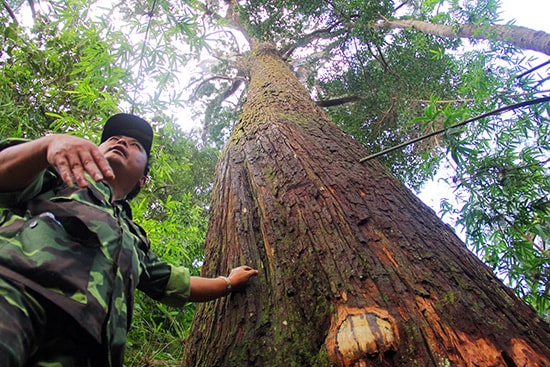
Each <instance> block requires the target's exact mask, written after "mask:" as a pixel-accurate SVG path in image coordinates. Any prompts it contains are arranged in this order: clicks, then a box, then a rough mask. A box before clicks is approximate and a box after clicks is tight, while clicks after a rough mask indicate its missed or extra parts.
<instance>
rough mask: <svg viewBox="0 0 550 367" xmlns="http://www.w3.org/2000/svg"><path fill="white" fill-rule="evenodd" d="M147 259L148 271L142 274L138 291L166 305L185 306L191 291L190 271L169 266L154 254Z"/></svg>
mask: <svg viewBox="0 0 550 367" xmlns="http://www.w3.org/2000/svg"><path fill="white" fill-rule="evenodd" d="M147 257H148V259H147V260H148V261H147V262H146V265H145V267H146V269H145V271H143V272H142V275H141V279H140V282H139V285H138V289H139V290H141V291H142V292H144V293H145V294H147V295H148V296H149V297H151V298H153V299H155V300H157V301H159V302H161V303H164V304H166V305H169V306H175V307H181V306H183V305H185V303H186V302H187V300H188V299H189V294H190V291H191V287H190V281H191V275H190V273H189V269H187V268H185V267H183V266H174V265H171V264H168V263H166V262H164V261H162V260H160V259H159V258H158V257H157V255H155V254H153V253H152V252H149V254H148V256H147Z"/></svg>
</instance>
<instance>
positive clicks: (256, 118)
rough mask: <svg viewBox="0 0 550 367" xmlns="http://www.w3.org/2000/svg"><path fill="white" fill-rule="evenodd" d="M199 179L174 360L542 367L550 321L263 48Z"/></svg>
mask: <svg viewBox="0 0 550 367" xmlns="http://www.w3.org/2000/svg"><path fill="white" fill-rule="evenodd" d="M249 67H250V87H249V93H248V101H247V104H246V107H245V109H244V112H243V115H242V116H241V119H240V122H239V124H238V126H237V127H236V129H235V131H234V133H233V135H232V137H231V139H230V142H229V143H228V145H227V146H226V148H225V149H224V151H223V153H222V156H221V158H220V162H219V166H218V175H217V179H216V183H215V188H214V194H213V203H212V213H211V223H210V228H209V232H208V236H207V241H206V254H205V264H204V268H203V274H204V275H208V276H214V275H219V274H226V273H227V271H228V270H229V269H231V268H232V267H234V266H237V265H240V264H242V263H247V264H249V265H251V266H253V267H256V268H258V269H259V271H260V276H259V277H258V278H255V279H254V280H253V281H252V284H251V285H250V286H249V287H248V288H247V289H246V290H245V291H244V292H242V293H238V294H233V295H232V296H231V297H227V298H225V299H220V300H217V301H215V302H210V303H206V304H202V305H200V306H199V307H198V309H197V311H196V314H195V319H194V322H193V326H192V328H191V334H190V337H189V338H188V340H187V346H186V359H185V360H184V363H183V365H185V366H189V367H191V366H205V367H212V366H217V367H220V366H228V367H233V366H261V367H264V366H277V367H282V366H285V367H286V366H451V365H452V366H544V365H546V366H548V365H550V360H549V359H548V356H549V355H550V328H549V327H548V325H547V324H545V323H544V321H542V320H541V319H539V318H538V317H537V315H536V314H535V312H534V311H533V310H532V309H531V308H529V307H528V306H526V305H525V304H524V303H523V302H522V301H520V300H518V299H517V298H516V297H515V296H514V295H513V294H512V293H511V292H510V291H509V290H508V289H507V288H506V287H505V286H504V285H503V284H502V283H501V282H500V281H498V280H497V279H496V278H495V276H494V275H493V274H492V273H491V272H490V271H489V270H488V269H487V268H486V267H485V266H484V265H483V264H482V263H481V262H480V261H479V260H478V259H477V258H476V257H475V256H473V255H472V254H471V253H470V252H469V251H468V250H467V249H466V248H465V246H464V244H463V243H462V242H461V241H460V240H459V239H458V238H457V237H456V236H455V235H454V234H453V232H452V230H451V229H450V228H448V227H447V226H446V225H445V224H443V223H442V222H441V221H440V220H439V219H438V218H437V216H436V215H435V213H434V212H433V211H432V210H431V209H429V208H428V207H426V206H425V205H424V204H423V203H422V202H421V201H420V200H419V199H417V198H416V197H415V196H414V195H413V194H412V193H411V192H410V191H409V190H408V189H406V188H405V187H404V186H403V185H402V184H401V183H400V182H398V181H397V180H396V179H395V178H393V177H392V175H391V174H390V173H388V171H387V170H386V169H385V168H384V167H383V166H382V165H381V164H379V163H378V162H377V161H369V162H367V163H364V164H361V163H359V160H360V159H361V158H362V157H364V156H365V155H367V152H366V151H365V150H364V148H363V147H362V146H361V145H360V144H358V143H357V142H356V141H354V140H353V139H352V138H350V137H349V136H346V135H344V134H343V133H342V132H341V130H339V129H338V128H337V127H336V126H335V125H333V124H332V123H331V122H330V121H328V119H327V117H326V116H325V114H324V113H323V111H322V110H320V109H319V108H318V107H316V106H315V104H314V102H313V101H311V99H310V98H309V96H308V94H307V92H306V90H305V89H304V88H303V87H302V86H301V85H300V84H299V83H298V81H297V80H296V78H295V77H294V76H293V75H292V73H291V72H290V70H289V69H288V68H287V66H286V65H285V63H284V62H283V61H282V60H281V59H280V58H279V57H278V55H277V54H276V52H275V50H274V49H272V48H270V47H263V46H261V47H258V48H257V49H255V52H253V54H252V57H251V59H250V65H249Z"/></svg>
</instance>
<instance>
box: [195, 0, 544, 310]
mask: <svg viewBox="0 0 550 367" xmlns="http://www.w3.org/2000/svg"><path fill="white" fill-rule="evenodd" d="M216 4H217V3H216V2H208V4H207V8H206V13H207V14H210V15H212V16H213V17H215V19H216V20H217V22H218V24H223V25H228V24H229V25H231V26H232V27H233V28H237V29H240V30H241V31H242V32H244V34H245V38H246V39H256V40H259V41H270V42H273V43H275V44H277V46H278V48H279V50H280V52H281V54H282V55H283V56H284V59H285V60H287V61H288V62H289V64H290V65H292V67H293V70H294V71H295V73H296V74H297V77H298V78H299V80H300V81H301V82H302V83H304V85H305V86H306V87H308V89H309V91H310V94H311V95H312V96H314V98H315V99H316V100H317V102H318V104H319V105H321V106H326V112H327V113H328V114H329V116H330V118H331V119H332V120H333V121H334V122H335V123H336V124H337V125H339V126H340V127H342V129H343V130H344V131H345V132H347V133H349V134H351V135H353V136H354V138H355V139H356V140H358V141H360V142H361V143H363V144H364V145H365V146H366V147H367V149H368V150H369V152H370V153H375V152H378V151H383V150H385V149H386V148H388V147H392V146H395V145H398V144H401V143H405V142H408V141H410V140H412V139H418V138H420V137H421V136H423V135H424V134H428V133H432V132H434V131H437V130H441V129H446V130H445V134H436V135H432V136H431V137H430V138H429V139H422V140H419V141H418V142H417V143H416V144H414V145H408V146H407V147H406V148H404V149H399V150H395V151H393V152H392V153H391V154H384V155H382V156H380V160H381V161H382V163H384V164H385V165H386V166H388V167H390V169H391V170H392V172H394V174H396V175H397V176H398V177H399V178H400V179H401V180H403V181H404V182H405V183H406V184H407V185H408V186H409V187H412V188H413V189H416V190H418V189H419V188H420V187H421V186H422V184H423V183H425V182H426V180H428V179H430V178H432V177H433V176H434V174H435V172H437V170H438V169H439V168H440V167H442V166H446V167H447V168H448V170H449V171H451V173H449V174H448V175H449V176H450V177H449V178H448V182H449V184H450V186H451V188H452V189H454V190H455V193H457V196H460V199H461V200H460V201H459V202H458V204H451V203H450V202H449V201H444V202H443V206H442V211H443V213H452V214H454V215H455V218H457V219H456V223H457V224H458V225H460V226H463V228H464V230H465V236H466V240H467V243H468V245H469V246H470V248H471V249H473V250H475V251H476V253H477V254H478V256H479V257H480V258H482V259H483V260H484V261H485V262H487V263H488V264H490V265H491V267H492V268H493V269H494V270H495V271H496V272H498V273H499V274H500V275H501V276H502V278H503V279H505V280H506V281H507V284H508V285H510V286H512V287H513V288H514V289H515V291H516V292H517V293H518V294H520V295H521V296H522V297H523V298H524V299H525V300H527V301H528V302H529V303H530V304H531V305H533V306H534V307H536V308H537V310H538V311H539V312H540V314H541V315H546V316H548V315H549V310H550V289H549V288H548V287H547V285H548V284H549V281H550V272H549V271H548V269H550V255H549V253H548V248H549V246H550V242H549V241H550V210H548V208H549V205H550V204H549V203H550V201H549V200H548V195H547V192H548V190H549V189H550V186H549V185H550V183H549V182H550V180H548V161H547V157H548V154H550V143H549V142H550V139H549V130H548V125H549V124H548V122H549V121H550V120H549V116H548V113H547V111H546V110H547V108H548V107H547V106H548V102H546V103H539V104H538V105H534V106H532V107H529V108H522V109H519V110H515V111H514V113H513V114H502V115H496V116H493V117H491V118H484V119H480V120H476V121H475V123H471V124H469V125H467V126H462V127H461V128H451V127H452V126H453V125H454V124H456V123H459V122H462V121H464V120H466V119H468V118H471V117H473V116H476V115H481V114H484V113H486V112H488V111H491V110H496V109H499V108H501V107H503V106H506V105H511V104H514V103H518V102H524V101H525V100H527V99H530V98H535V97H537V96H540V95H543V96H544V95H545V94H544V93H547V91H546V88H545V80H546V79H547V76H546V75H545V74H544V70H546V69H544V64H543V65H540V66H539V68H536V67H533V68H531V66H525V65H524V64H521V63H520V62H519V61H520V60H521V59H523V56H522V54H521V53H520V52H518V51H517V49H515V48H514V46H513V45H523V44H524V43H522V41H521V39H522V38H525V39H547V38H548V35H547V34H546V33H544V32H537V31H534V30H526V29H519V31H521V32H516V30H518V29H517V27H514V26H513V25H511V24H509V25H506V26H501V25H497V24H495V22H496V19H498V3H497V2H495V1H492V0H486V1H479V2H471V1H465V2H455V1H453V2H445V1H411V2H405V3H403V4H402V6H398V7H394V6H393V4H392V3H391V2H387V1H380V2H377V1H369V2H365V1H352V2H338V1H336V2H318V3H312V2H309V1H299V0H296V1H292V2H290V1H276V0H273V1H249V2H240V3H238V4H237V3H235V4H232V6H230V7H225V8H224V7H216ZM218 5H219V4H218ZM406 7H408V9H407V10H406V11H405V8H406ZM440 9H446V10H445V11H444V12H443V11H441V10H440ZM222 15H223V17H222ZM216 16H217V17H216ZM411 18H412V19H413V20H414V22H417V23H415V24H422V25H423V28H420V27H416V28H415V27H408V26H405V25H409V24H412V23H413V20H412V19H411ZM392 22H393V23H392ZM390 23H391V24H392V26H391V27H390V26H389V24H390ZM398 24H399V27H400V28H398V27H397V25H398ZM503 27H505V28H503ZM474 28H475V29H476V31H475V37H474V38H470V39H466V40H464V41H463V40H462V39H461V38H459V37H463V36H464V35H465V34H463V33H456V32H455V33H453V32H446V33H445V32H443V33H441V32H439V34H440V35H441V36H434V35H433V34H429V33H427V32H425V31H426V30H433V29H443V30H450V29H453V30H457V29H470V30H472V29H474ZM503 29H507V30H508V31H509V32H503ZM224 32H225V33H221V34H227V33H228V32H229V31H228V30H227V28H224ZM431 33H437V32H431ZM517 34H523V35H524V36H522V37H521V38H520V37H517V38H514V37H515V36H514V35H517ZM510 35H512V38H510ZM525 35H527V36H525ZM479 39H482V40H483V41H480V40H479ZM230 41H231V38H230V37H226V38H225V39H223V40H222V41H220V42H219V43H218V45H219V46H220V48H221V47H222V46H223V45H224V44H226V43H228V42H230ZM465 44H466V45H473V47H472V48H466V50H465V49H464V46H465ZM535 44H536V42H532V43H531V45H535ZM306 46H307V47H306ZM530 47H531V46H530ZM533 48H534V46H533ZM214 50H215V51H213V52H214V56H215V57H216V58H217V59H219V60H221V62H220V63H218V64H216V65H215V69H214V71H213V72H212V74H210V75H209V76H208V77H207V78H205V79H203V80H202V82H201V83H198V82H197V83H196V84H197V85H198V88H197V90H196V93H195V94H194V96H195V97H196V98H197V99H196V105H197V106H198V108H199V109H201V110H203V111H206V114H205V124H206V130H205V131H214V132H215V133H216V134H213V135H211V137H212V136H213V137H214V139H219V137H220V136H222V137H225V136H228V135H229V132H230V131H231V129H232V128H233V126H234V124H235V121H236V117H235V115H236V114H237V113H236V112H238V111H239V109H235V107H234V106H235V103H234V102H235V100H237V99H238V98H237V97H239V93H241V94H240V96H241V99H239V101H240V102H239V103H237V106H239V107H240V106H242V103H243V102H244V101H245V99H244V98H242V97H243V96H246V93H245V92H243V90H244V91H246V89H245V88H243V87H242V86H243V84H245V78H244V77H243V76H244V74H243V73H242V72H241V71H240V70H239V66H240V65H242V63H241V62H240V61H239V59H235V58H234V57H233V58H232V57H230V56H231V55H228V54H227V53H224V52H225V51H223V50H226V49H223V50H222V51H220V50H218V49H216V48H214ZM235 50H238V49H237V48H233V49H229V51H235ZM296 51H298V52H296ZM296 55H300V56H296ZM526 68H527V69H529V70H526ZM539 70H540V71H542V72H540V73H539ZM216 92H219V93H216ZM228 96H233V98H234V99H233V100H232V102H231V103H226V104H225V105H224V104H223V103H222V104H221V103H220V101H222V100H224V99H226V98H227V97H228ZM228 116H229V118H228ZM216 144H217V145H221V144H220V143H216Z"/></svg>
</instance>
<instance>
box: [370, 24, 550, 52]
mask: <svg viewBox="0 0 550 367" xmlns="http://www.w3.org/2000/svg"><path fill="white" fill-rule="evenodd" d="M373 27H374V28H383V29H403V28H413V29H415V30H418V31H420V32H423V33H428V34H433V35H434V36H439V37H447V38H453V37H456V38H470V39H481V40H493V41H503V42H508V43H510V44H512V45H514V46H515V47H517V48H519V49H527V50H533V51H538V52H542V53H544V54H546V55H550V34H548V33H546V32H543V31H535V30H533V29H530V28H526V27H517V26H509V25H498V24H493V25H490V26H486V27H481V26H479V25H475V24H460V25H456V26H448V25H445V24H434V23H429V22H423V21H421V20H385V21H383V22H381V23H378V24H375V25H374V26H373Z"/></svg>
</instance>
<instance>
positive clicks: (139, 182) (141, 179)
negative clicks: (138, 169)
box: [137, 176, 147, 187]
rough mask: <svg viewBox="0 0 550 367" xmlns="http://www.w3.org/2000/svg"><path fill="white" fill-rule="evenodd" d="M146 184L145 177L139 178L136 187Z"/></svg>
mask: <svg viewBox="0 0 550 367" xmlns="http://www.w3.org/2000/svg"><path fill="white" fill-rule="evenodd" d="M146 183H147V176H141V177H140V178H139V181H138V183H137V184H138V186H139V187H143V186H145V184H146Z"/></svg>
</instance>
